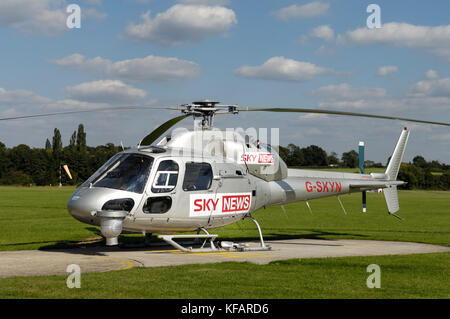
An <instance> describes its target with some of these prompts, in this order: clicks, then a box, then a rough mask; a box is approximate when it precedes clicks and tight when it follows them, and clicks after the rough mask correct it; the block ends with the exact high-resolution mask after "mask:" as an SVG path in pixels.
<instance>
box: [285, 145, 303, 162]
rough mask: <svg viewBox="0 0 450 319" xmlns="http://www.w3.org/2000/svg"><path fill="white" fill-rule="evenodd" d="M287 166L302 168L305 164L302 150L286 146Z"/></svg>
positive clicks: (293, 146) (294, 146)
mask: <svg viewBox="0 0 450 319" xmlns="http://www.w3.org/2000/svg"><path fill="white" fill-rule="evenodd" d="M287 148H288V154H289V155H288V162H287V163H286V164H287V165H288V166H302V165H303V164H304V162H305V158H304V156H303V152H302V149H301V148H300V147H298V146H297V145H294V144H289V145H288V147H287Z"/></svg>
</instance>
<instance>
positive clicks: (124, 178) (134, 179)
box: [82, 153, 154, 194]
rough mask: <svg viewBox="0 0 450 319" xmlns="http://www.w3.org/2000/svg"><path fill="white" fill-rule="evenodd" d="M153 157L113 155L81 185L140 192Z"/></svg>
mask: <svg viewBox="0 0 450 319" xmlns="http://www.w3.org/2000/svg"><path fill="white" fill-rule="evenodd" d="M153 161H154V159H153V157H151V156H147V155H141V154H133V153H119V154H117V155H115V156H113V157H112V158H111V159H110V160H109V161H108V162H106V163H105V165H103V166H102V167H101V168H100V169H99V170H98V171H97V172H95V173H94V175H92V176H91V177H90V178H89V179H88V180H87V181H86V182H85V183H84V184H83V185H82V187H83V186H84V187H88V186H90V185H91V186H93V187H104V188H111V189H117V190H123V191H128V192H134V193H138V194H142V192H143V191H144V188H145V185H146V183H147V179H148V176H149V174H150V170H151V167H152V164H153Z"/></svg>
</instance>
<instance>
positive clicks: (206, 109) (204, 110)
mask: <svg viewBox="0 0 450 319" xmlns="http://www.w3.org/2000/svg"><path fill="white" fill-rule="evenodd" d="M219 103H220V102H217V101H210V100H203V101H197V102H192V104H182V105H180V106H179V107H177V108H176V109H177V110H181V112H182V113H184V114H186V115H192V116H193V117H194V118H196V117H202V118H203V120H202V122H201V125H202V129H210V128H212V127H213V125H214V117H215V115H216V114H238V113H239V110H238V106H237V105H223V104H219Z"/></svg>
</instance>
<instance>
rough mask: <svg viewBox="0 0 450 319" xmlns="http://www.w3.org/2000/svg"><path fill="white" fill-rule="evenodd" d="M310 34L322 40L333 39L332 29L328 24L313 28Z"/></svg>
mask: <svg viewBox="0 0 450 319" xmlns="http://www.w3.org/2000/svg"><path fill="white" fill-rule="evenodd" d="M310 35H311V36H312V37H315V38H318V39H321V40H324V41H332V40H333V39H334V30H333V29H332V28H330V26H329V25H321V26H318V27H317V28H314V29H313V30H312V31H311V33H310Z"/></svg>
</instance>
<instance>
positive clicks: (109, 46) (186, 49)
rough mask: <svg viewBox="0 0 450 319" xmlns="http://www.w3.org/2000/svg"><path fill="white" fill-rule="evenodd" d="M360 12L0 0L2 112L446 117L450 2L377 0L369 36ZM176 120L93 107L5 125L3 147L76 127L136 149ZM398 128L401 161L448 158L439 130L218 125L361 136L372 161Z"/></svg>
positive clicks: (214, 2) (314, 140)
mask: <svg viewBox="0 0 450 319" xmlns="http://www.w3.org/2000/svg"><path fill="white" fill-rule="evenodd" d="M72 3H75V4H78V5H79V6H80V7H81V12H82V18H81V28H80V29H68V28H67V26H66V18H67V16H68V13H66V12H65V9H66V7H67V6H68V5H69V4H72ZM370 3H371V2H365V1H348V0H346V1H338V0H330V1H326V0H323V1H299V0H298V1H295V0H278V1H275V0H272V1H270V0H262V1H261V0H258V1H256V0H240V1H239V0H178V1H174V0H171V1H167V0H166V1H161V0H148V1H145V0H123V1H107V0H84V1H81V0H80V1H75V0H67V1H64V0H33V1H31V0H2V1H1V2H0V37H1V39H2V40H3V41H2V50H1V51H0V57H1V59H0V70H1V72H0V117H6V116H10V115H22V114H36V113H43V112H44V113H45V112H50V111H51V112H53V111H64V110H76V109H92V108H96V107H101V106H119V105H155V106H159V105H162V106H164V105H177V104H182V103H190V102H192V101H194V100H199V99H205V98H208V99H215V100H218V101H221V102H223V103H226V104H231V103H236V104H238V105H241V106H253V107H305V108H319V109H335V110H342V111H353V112H363V113H364V112H365V113H374V114H385V115H398V116H402V117H410V118H418V119H426V120H435V121H443V122H450V72H449V62H450V24H449V18H448V12H449V10H450V3H449V2H448V1H433V3H432V5H431V4H429V3H427V2H425V1H376V2H375V1H374V3H376V4H378V5H379V6H380V8H381V23H382V25H381V28H380V29H374V30H371V29H368V28H367V26H366V19H367V17H368V16H369V13H367V12H366V8H367V6H368V5H369V4H370ZM146 14H147V15H146ZM212 17H214V18H212ZM175 115H177V114H176V113H173V112H165V111H134V112H115V113H103V112H102V113H91V114H89V115H70V116H61V117H55V118H47V119H34V120H18V121H9V122H2V124H1V126H0V141H2V142H3V143H5V144H6V145H7V146H8V147H12V146H15V145H18V144H20V143H25V144H28V145H32V146H34V147H43V146H44V143H45V139H46V138H51V136H52V135H53V128H55V127H58V128H59V129H60V130H61V132H62V135H63V138H64V143H65V144H67V143H68V140H69V138H70V135H71V134H72V132H73V131H74V130H75V129H76V127H77V126H78V123H83V124H85V127H86V131H87V133H88V144H89V145H99V144H104V143H107V142H113V143H115V144H119V143H120V141H123V143H124V144H126V145H135V144H137V143H138V142H139V140H140V139H141V138H142V137H143V136H145V135H146V134H147V133H148V132H150V131H151V130H152V129H153V128H154V127H156V126H157V125H158V124H160V123H161V122H163V121H165V120H167V119H168V118H170V117H172V116H175ZM182 123H183V122H182ZM180 125H184V126H186V127H190V126H191V122H189V121H187V122H184V123H183V124H180ZM404 125H408V126H410V127H411V128H412V135H411V137H410V141H409V145H408V148H407V152H406V154H405V160H407V161H408V160H411V159H412V157H413V156H415V155H417V154H421V155H423V156H424V157H425V158H427V159H428V160H432V159H435V160H439V161H441V162H446V163H450V148H449V141H450V131H449V128H448V127H437V126H431V125H415V124H412V125H411V124H407V123H402V122H396V121H387V120H370V119H355V118H343V117H336V116H312V115H304V114H266V113H265V114H255V113H252V114H241V115H239V116H227V117H223V118H221V119H219V123H218V126H219V127H223V128H228V127H243V128H249V127H256V128H260V127H262V128H272V127H275V128H279V129H280V137H281V141H280V142H281V144H282V145H287V144H288V143H295V144H298V145H301V146H307V145H310V144H316V145H319V146H321V147H323V148H324V149H325V150H326V151H327V152H332V151H334V152H337V153H338V154H339V155H340V154H341V153H342V152H344V151H348V150H350V149H356V148H357V143H358V141H359V140H364V141H366V145H367V155H366V158H368V159H371V160H376V161H383V162H385V161H386V158H387V157H388V156H389V155H390V153H391V152H392V150H393V147H394V144H395V142H396V140H397V138H398V135H399V134H400V131H401V129H402V127H403V126H404Z"/></svg>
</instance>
